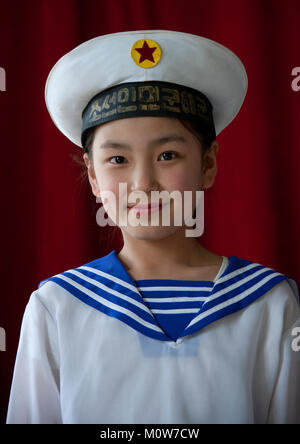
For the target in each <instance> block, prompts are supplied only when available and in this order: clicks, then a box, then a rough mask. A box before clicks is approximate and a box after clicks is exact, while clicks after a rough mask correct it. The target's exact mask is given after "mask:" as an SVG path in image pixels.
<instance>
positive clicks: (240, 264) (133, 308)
mask: <svg viewBox="0 0 300 444" xmlns="http://www.w3.org/2000/svg"><path fill="white" fill-rule="evenodd" d="M228 259H229V260H228V265H227V267H226V269H225V270H224V272H223V273H222V274H221V275H220V276H219V277H218V278H217V279H216V280H215V281H214V282H209V281H202V282H203V287H204V288H205V289H206V294H207V297H206V300H205V302H204V303H203V305H202V306H201V308H200V309H199V312H197V313H196V314H195V316H194V317H193V319H192V320H191V321H190V323H189V324H188V325H187V326H186V328H185V329H184V330H183V331H182V334H181V336H180V337H179V338H178V339H177V341H180V340H182V338H183V337H185V336H188V335H190V334H193V333H196V332H198V331H199V330H201V329H202V328H204V327H205V326H207V325H208V324H211V323H212V322H214V321H216V320H218V319H221V318H223V317H224V316H227V315H230V314H232V313H235V312H236V311H239V310H242V309H244V308H245V307H247V306H248V305H249V304H251V303H252V302H253V301H255V300H256V299H258V298H259V297H261V296H263V295H264V294H265V293H266V292H267V291H269V290H270V289H271V288H273V287H274V286H275V285H277V284H278V283H280V282H282V281H283V280H285V279H288V277H287V276H285V275H283V274H281V273H278V272H276V271H275V270H273V269H271V268H267V267H264V266H263V265H260V264H257V263H254V262H250V261H248V260H245V259H240V258H238V257H236V256H229V258H228ZM47 281H52V282H55V283H56V284H57V285H59V286H61V287H63V288H64V289H65V290H67V291H68V292H69V293H70V294H72V295H73V296H75V297H76V298H78V299H80V300H81V301H82V302H84V303H86V304H88V305H90V306H92V307H94V308H95V309H96V310H99V311H100V312H102V313H104V314H106V315H108V316H111V317H114V318H117V319H119V320H120V321H122V322H124V323H126V324H127V325H128V326H130V327H131V328H133V329H135V330H136V331H138V332H139V333H142V334H143V335H145V336H148V337H150V338H153V339H157V340H161V341H173V340H172V339H171V338H170V337H169V336H168V335H167V334H166V333H165V332H164V331H163V330H162V328H161V327H160V325H159V323H158V322H157V320H156V318H155V316H154V315H153V313H152V312H151V310H150V308H149V307H148V305H147V304H146V303H145V301H144V299H143V297H142V295H141V293H140V291H139V287H138V285H137V282H135V281H134V280H133V279H132V278H131V276H130V275H129V273H128V272H127V271H126V269H125V268H124V266H123V264H122V262H121V261H120V260H119V258H118V252H116V251H115V250H113V251H112V252H111V253H109V254H108V255H106V256H104V257H101V258H99V259H96V260H94V261H92V262H89V263H87V264H85V265H82V266H80V267H78V268H74V269H71V270H67V271H65V272H63V273H60V274H57V275H55V276H52V277H50V278H48V279H45V280H43V281H41V282H40V284H39V287H41V286H42V285H44V284H45V283H46V282H47ZM158 281H162V280H158V279H154V280H153V285H157V283H158ZM168 281H169V282H170V284H173V285H174V284H175V283H178V282H180V284H181V285H183V284H184V283H186V284H187V285H189V286H191V284H192V281H178V280H177V281H175V280H171V279H170V280H164V283H166V282H168ZM147 282H148V283H149V282H151V281H149V280H147ZM200 282H201V281H197V285H199V283H200ZM208 287H210V291H209V292H207V288H208ZM177 341H176V342H177ZM173 342H174V341H173Z"/></svg>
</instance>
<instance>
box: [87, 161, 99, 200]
mask: <svg viewBox="0 0 300 444" xmlns="http://www.w3.org/2000/svg"><path fill="white" fill-rule="evenodd" d="M83 160H84V163H85V165H86V167H87V172H88V177H89V182H90V185H91V188H92V192H93V194H94V195H95V196H96V197H100V188H99V185H98V182H97V178H96V174H95V170H94V166H93V164H92V162H91V161H90V159H89V156H88V154H87V153H84V155H83Z"/></svg>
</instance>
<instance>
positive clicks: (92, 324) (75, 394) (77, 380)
mask: <svg viewBox="0 0 300 444" xmlns="http://www.w3.org/2000/svg"><path fill="white" fill-rule="evenodd" d="M224 268H225V270H224ZM220 271H221V270H220ZM222 271H223V272H221V273H220V272H219V273H218V276H217V277H216V279H215V281H214V282H210V283H208V282H206V287H207V286H208V287H209V285H210V286H211V293H210V294H209V295H208V297H207V300H206V301H205V303H204V304H203V306H202V307H201V309H200V311H199V313H197V314H195V317H194V318H193V320H192V321H191V323H190V324H189V325H187V327H186V329H185V331H184V332H183V334H182V335H181V337H180V338H178V339H177V340H176V341H173V340H169V338H168V337H166V335H165V334H164V332H163V331H162V330H161V328H160V326H159V325H158V324H157V323H156V321H155V318H154V317H153V315H152V314H151V311H150V312H149V309H148V308H147V307H146V305H145V303H144V301H143V300H142V297H141V295H140V293H139V291H138V287H137V286H136V283H135V282H134V281H133V280H132V279H131V277H130V276H129V275H128V273H127V272H126V270H125V268H124V267H123V266H122V264H121V262H120V261H119V260H118V257H117V253H116V252H115V251H113V252H111V253H110V254H109V255H107V256H105V257H104V258H100V259H98V260H96V261H93V262H91V263H90V264H86V265H85V266H82V267H78V268H77V269H75V270H68V271H67V272H65V273H62V274H60V275H57V276H55V277H52V278H51V279H50V280H48V281H43V283H42V284H43V285H41V286H40V287H39V288H38V289H37V290H36V291H34V292H33V293H32V295H31V297H30V300H29V303H28V305H27V307H26V310H25V313H24V318H23V322H22V328H21V334H20V342H19V347H18V352H17V357H16V363H15V370H14V376H13V382H12V388H11V395H10V402H9V408H8V415H7V423H51V424H57V423H65V424H73V423H77V424H79V423H82V424H89V423H93V424H95V423H96V424H126V423H127V424H140V423H142V424H150V423H151V424H154V423H155V424H165V423H166V424H187V423H189V424H202V423H213V424H219V423H243V424H246V423H250V424H252V423H300V371H299V370H300V351H294V350H293V341H294V344H295V341H296V339H297V338H296V337H295V336H293V333H295V331H297V330H295V327H300V308H299V295H298V291H297V287H296V284H295V282H294V281H293V280H292V279H288V278H287V277H285V276H283V275H281V274H279V273H276V272H274V271H273V270H271V269H269V268H265V267H263V266H261V265H259V264H254V263H252V262H249V261H244V260H242V259H239V258H236V257H235V256H230V258H229V261H227V262H226V266H225V267H224V262H223V269H222ZM99 273H100V274H99ZM177 282H181V283H182V281H177ZM188 282H190V281H188ZM155 283H156V284H157V280H156V281H155ZM171 283H172V285H173V284H175V283H176V281H174V280H172V282H171V281H170V284H171ZM95 285H96V286H95ZM203 285H204V286H205V283H203ZM118 300H120V301H121V302H119V304H120V305H119V308H117V307H118ZM145 307H146V308H145ZM299 342H300V341H298V343H299ZM294 348H295V347H294Z"/></svg>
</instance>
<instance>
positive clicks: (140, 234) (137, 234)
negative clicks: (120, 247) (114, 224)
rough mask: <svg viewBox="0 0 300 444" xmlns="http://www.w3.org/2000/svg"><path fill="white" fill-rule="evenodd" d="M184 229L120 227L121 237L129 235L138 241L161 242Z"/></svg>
mask: <svg viewBox="0 0 300 444" xmlns="http://www.w3.org/2000/svg"><path fill="white" fill-rule="evenodd" d="M183 228H184V227H178V226H177V227H164V226H162V227H151V226H138V227H129V226H127V227H120V229H121V231H122V233H123V236H126V235H129V236H130V237H133V238H135V239H139V240H152V241H155V240H161V239H165V238H167V237H169V236H172V235H174V234H176V233H178V234H179V232H180V231H182V230H183Z"/></svg>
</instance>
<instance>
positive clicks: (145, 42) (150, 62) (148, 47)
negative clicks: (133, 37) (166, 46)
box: [131, 39, 161, 69]
mask: <svg viewBox="0 0 300 444" xmlns="http://www.w3.org/2000/svg"><path fill="white" fill-rule="evenodd" d="M131 57H132V59H133V61H134V62H135V63H136V64H137V65H138V66H140V67H141V68H146V69H147V68H153V67H154V66H156V65H157V64H158V62H159V61H160V59H161V48H160V46H159V44H158V43H157V42H155V41H154V40H150V39H141V40H137V41H136V42H135V43H134V44H133V45H132V48H131Z"/></svg>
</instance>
